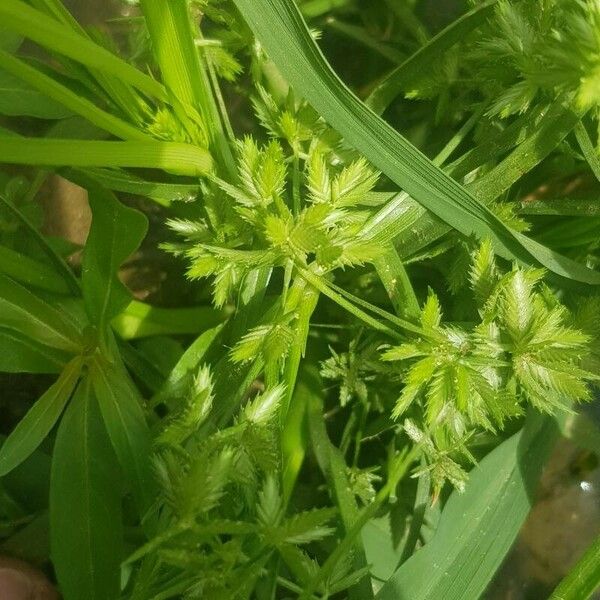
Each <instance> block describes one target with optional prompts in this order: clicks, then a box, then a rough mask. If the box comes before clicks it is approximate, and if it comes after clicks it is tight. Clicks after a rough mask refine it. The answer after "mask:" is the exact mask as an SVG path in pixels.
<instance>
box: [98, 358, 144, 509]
mask: <svg viewBox="0 0 600 600" xmlns="http://www.w3.org/2000/svg"><path fill="white" fill-rule="evenodd" d="M90 376H91V380H92V384H93V387H94V393H95V394H96V397H97V398H98V404H99V405H100V411H101V413H102V418H103V419H104V424H105V426H106V430H107V431H108V435H109V437H110V441H111V443H112V446H113V448H114V451H115V453H116V455H117V458H118V459H119V463H120V464H121V468H122V470H123V473H124V474H125V476H126V478H127V480H128V483H129V485H131V487H132V488H133V492H134V496H135V499H136V502H137V504H138V507H139V510H140V513H141V514H142V515H143V514H145V512H146V510H147V509H148V507H149V506H150V503H151V502H152V500H153V498H154V494H153V488H154V485H153V483H154V480H153V477H152V470H151V461H150V460H149V457H150V455H151V453H152V443H151V437H150V430H149V429H148V426H147V425H146V420H145V417H144V412H143V410H142V406H141V397H140V395H139V393H138V392H137V390H136V389H135V387H134V385H133V383H132V382H131V381H129V380H128V378H127V375H126V374H125V373H124V372H122V371H117V370H116V369H115V367H114V366H112V365H109V364H106V363H104V362H101V361H97V362H96V363H95V364H94V366H93V368H92V370H91V374H90Z"/></svg>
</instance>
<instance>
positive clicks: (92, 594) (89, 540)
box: [50, 380, 123, 600]
mask: <svg viewBox="0 0 600 600" xmlns="http://www.w3.org/2000/svg"><path fill="white" fill-rule="evenodd" d="M50 535H51V549H52V561H53V564H54V568H55V569H56V575H57V578H58V582H59V584H60V588H61V592H62V595H63V597H64V599H65V600H81V599H82V598H86V600H88V599H89V600H115V598H118V597H119V591H120V562H121V559H122V555H123V552H122V544H123V539H122V538H123V532H122V524H121V485H120V475H119V468H118V464H117V461H116V458H115V456H114V452H113V450H112V448H111V446H110V441H109V439H108V435H107V434H106V430H105V428H104V425H103V424H102V417H101V415H100V411H99V410H98V404H97V401H96V398H95V397H94V396H93V394H92V390H91V383H90V381H89V380H87V381H84V382H82V384H81V385H80V386H79V387H78V388H77V391H76V393H75V396H74V398H73V401H72V402H71V403H70V405H69V407H68V409H67V411H66V413H65V416H64V418H63V419H62V422H61V424H60V427H59V429H58V433H57V436H56V443H55V445H54V455H53V458H52V473H51V481H50Z"/></svg>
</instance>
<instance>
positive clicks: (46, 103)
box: [0, 52, 71, 119]
mask: <svg viewBox="0 0 600 600" xmlns="http://www.w3.org/2000/svg"><path fill="white" fill-rule="evenodd" d="M3 54H4V53H3V52H0V57H1V56H2V55H3ZM8 56H10V55H8ZM14 60H16V59H14ZM1 64H2V63H1V62H0V65H1ZM0 114H2V115H7V116H9V117H14V116H26V117H37V118H38V119H64V118H65V117H68V116H69V115H70V114H71V111H70V110H69V109H68V108H65V107H64V106H63V105H61V104H59V103H58V102H55V101H54V100H52V99H50V98H48V97H47V96H45V95H44V94H42V93H40V92H38V91H37V90H36V89H34V88H32V87H31V86H29V85H27V84H26V83H24V82H23V81H21V80H20V79H18V78H17V77H15V76H13V75H11V74H10V73H8V72H6V71H4V70H2V69H1V68H0Z"/></svg>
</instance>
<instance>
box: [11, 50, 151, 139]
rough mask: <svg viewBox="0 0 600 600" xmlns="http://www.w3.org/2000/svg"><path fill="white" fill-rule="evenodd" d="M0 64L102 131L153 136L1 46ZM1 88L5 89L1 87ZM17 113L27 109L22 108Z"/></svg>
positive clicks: (126, 137) (125, 134) (19, 106)
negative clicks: (99, 106) (2, 48)
mask: <svg viewBox="0 0 600 600" xmlns="http://www.w3.org/2000/svg"><path fill="white" fill-rule="evenodd" d="M0 68H1V69H3V70H4V71H6V72H8V73H10V74H11V75H12V76H14V77H18V78H19V79H21V80H22V81H24V82H26V83H27V84H29V85H30V86H32V87H33V88H35V89H37V90H38V92H40V93H41V94H43V95H44V96H47V97H48V98H51V99H52V100H54V101H56V102H58V103H60V104H62V106H64V107H66V108H68V109H69V110H70V111H72V112H74V113H77V114H79V115H81V116H82V117H84V118H86V119H87V120H88V121H89V122H90V123H93V124H94V125H96V126H98V127H100V128H101V129H104V131H108V132H109V133H112V134H113V135H115V136H117V137H120V138H122V139H124V140H150V139H152V138H151V137H150V136H148V135H146V134H145V133H143V132H142V131H140V130H139V129H138V128H137V127H134V126H133V125H129V123H127V122H125V121H123V120H121V119H119V118H118V117H115V116H113V115H111V114H110V113H108V112H106V111H104V110H102V109H101V108H98V106H96V104H94V103H93V102H91V101H90V100H87V99H86V98H84V97H82V96H81V95H80V94H76V93H75V92H72V91H71V90H70V89H69V88H68V87H66V86H64V85H62V84H61V83H59V82H58V81H56V80H55V79H53V78H52V77H49V76H48V75H46V74H45V73H42V72H41V71H39V70H38V69H36V68H35V67H32V66H31V65H29V64H27V63H26V62H25V61H23V60H20V59H19V58H16V57H14V56H12V55H11V54H9V53H8V52H4V51H3V50H0ZM0 92H2V93H4V92H3V91H2V90H1V89H0ZM16 106H17V110H20V109H21V106H22V103H21V102H18V103H17V104H16ZM18 114H26V113H22V112H21V113H18Z"/></svg>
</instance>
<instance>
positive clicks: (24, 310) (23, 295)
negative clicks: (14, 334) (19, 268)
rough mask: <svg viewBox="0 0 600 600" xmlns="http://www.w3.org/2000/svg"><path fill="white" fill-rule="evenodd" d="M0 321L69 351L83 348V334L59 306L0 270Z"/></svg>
mask: <svg viewBox="0 0 600 600" xmlns="http://www.w3.org/2000/svg"><path fill="white" fill-rule="evenodd" d="M0 325H3V326H5V327H8V328H10V329H15V330H17V331H19V332H20V333H22V334H23V335H26V336H28V337H31V338H32V339H34V340H36V341H38V342H41V343H42V344H46V345H48V346H52V347H53V348H58V349H59V350H66V351H69V352H76V351H78V350H79V349H80V346H81V342H82V338H81V334H80V332H79V331H78V330H77V328H76V327H75V325H73V323H72V322H71V321H70V320H69V319H68V318H67V316H65V315H64V314H63V313H62V312H61V311H60V310H59V309H57V308H54V307H53V306H51V305H50V304H49V303H48V302H47V301H46V300H44V299H42V298H41V297H39V296H36V295H35V294H33V293H31V292H30V291H29V290H28V289H27V288H25V287H23V286H22V285H20V284H19V283H17V282H16V281H13V280H12V279H10V278H9V277H6V276H5V275H2V274H1V273H0Z"/></svg>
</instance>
